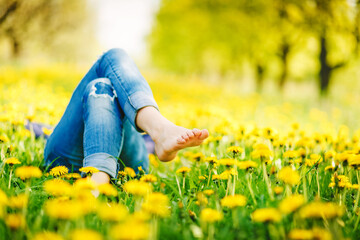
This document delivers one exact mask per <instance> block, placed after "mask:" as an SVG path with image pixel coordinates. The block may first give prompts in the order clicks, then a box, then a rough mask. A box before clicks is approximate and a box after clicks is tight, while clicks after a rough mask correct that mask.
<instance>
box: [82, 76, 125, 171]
mask: <svg viewBox="0 0 360 240" xmlns="http://www.w3.org/2000/svg"><path fill="white" fill-rule="evenodd" d="M116 98H117V95H116V92H115V90H114V88H113V86H112V85H111V82H110V80H109V79H107V78H99V79H96V80H94V81H91V82H90V83H89V84H88V85H87V88H86V90H85V92H84V96H83V120H84V137H83V139H84V141H83V148H84V160H83V166H84V167H88V166H91V167H96V168H97V169H98V170H100V171H101V172H105V173H107V174H108V175H109V176H111V177H112V178H116V176H117V168H118V166H117V164H118V160H117V158H118V157H119V155H120V151H121V145H122V136H123V131H122V126H123V124H122V118H123V117H122V116H121V115H122V114H121V111H120V106H119V105H118V102H117V101H116Z"/></svg>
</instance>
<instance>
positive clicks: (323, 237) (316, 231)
mask: <svg viewBox="0 0 360 240" xmlns="http://www.w3.org/2000/svg"><path fill="white" fill-rule="evenodd" d="M312 233H313V239H318V240H332V239H333V238H332V234H331V233H330V232H329V231H328V230H326V229H323V228H317V227H315V228H313V229H312Z"/></svg>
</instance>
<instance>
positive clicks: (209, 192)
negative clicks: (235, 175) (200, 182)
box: [203, 189, 215, 196]
mask: <svg viewBox="0 0 360 240" xmlns="http://www.w3.org/2000/svg"><path fill="white" fill-rule="evenodd" d="M203 193H204V194H205V195H207V196H211V195H213V194H214V193H215V192H214V190H212V189H206V190H204V191H203Z"/></svg>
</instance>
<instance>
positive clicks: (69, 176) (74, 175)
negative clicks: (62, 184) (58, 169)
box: [63, 173, 81, 179]
mask: <svg viewBox="0 0 360 240" xmlns="http://www.w3.org/2000/svg"><path fill="white" fill-rule="evenodd" d="M63 177H64V178H66V179H79V178H81V175H80V174H79V173H68V174H65V175H64V176H63Z"/></svg>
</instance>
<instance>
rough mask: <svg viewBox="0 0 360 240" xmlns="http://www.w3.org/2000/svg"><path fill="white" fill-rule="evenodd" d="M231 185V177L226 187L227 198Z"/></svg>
mask: <svg viewBox="0 0 360 240" xmlns="http://www.w3.org/2000/svg"><path fill="white" fill-rule="evenodd" d="M230 183H231V178H230V177H229V179H228V181H227V185H226V194H225V196H227V195H228V193H229V186H230Z"/></svg>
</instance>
